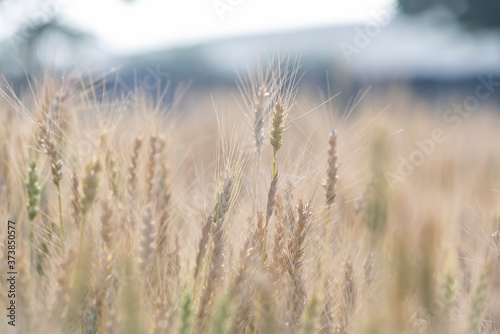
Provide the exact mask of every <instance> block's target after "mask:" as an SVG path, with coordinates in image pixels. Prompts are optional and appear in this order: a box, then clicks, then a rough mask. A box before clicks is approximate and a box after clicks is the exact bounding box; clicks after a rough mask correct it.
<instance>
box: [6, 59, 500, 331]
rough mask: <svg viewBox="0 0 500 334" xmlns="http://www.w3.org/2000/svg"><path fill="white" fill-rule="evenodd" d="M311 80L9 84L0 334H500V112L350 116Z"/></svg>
mask: <svg viewBox="0 0 500 334" xmlns="http://www.w3.org/2000/svg"><path fill="white" fill-rule="evenodd" d="M301 75H302V74H301V72H300V69H299V67H298V66H297V64H296V63H295V62H292V61H280V62H271V63H270V64H269V65H268V66H267V67H265V68H263V69H260V70H252V71H249V73H247V74H243V75H241V76H240V79H239V80H238V83H237V84H235V88H234V90H233V91H231V92H219V91H218V92H216V93H214V94H213V95H210V94H204V95H203V94H201V93H200V94H199V93H198V92H191V93H190V92H189V91H188V93H185V91H184V90H183V89H178V90H177V91H176V92H174V93H172V94H170V95H169V96H173V98H171V99H170V102H168V103H159V102H158V103H157V102H154V100H153V99H148V98H140V99H139V98H136V96H134V94H129V95H120V96H116V95H114V94H112V92H110V91H109V89H107V88H106V87H107V86H106V85H105V84H104V80H88V79H83V78H72V79H71V80H69V79H64V78H62V79H61V78H49V77H45V78H44V79H40V80H39V81H32V82H31V85H30V86H29V87H27V88H26V89H25V90H24V92H23V93H22V94H21V95H20V96H17V95H16V94H15V93H14V92H13V90H12V89H10V87H9V86H8V85H7V84H4V85H3V87H2V90H1V92H2V94H0V95H1V100H2V101H1V104H0V109H1V111H0V118H1V121H0V139H1V140H0V143H1V144H0V156H1V165H0V192H1V199H0V203H1V206H0V208H1V216H2V219H3V220H4V222H3V223H2V224H1V227H0V249H1V251H0V256H1V266H2V273H7V272H9V271H11V270H10V269H11V268H10V269H9V268H8V264H9V263H10V262H8V260H9V259H8V257H9V255H12V254H15V271H16V272H17V276H16V280H15V314H16V317H15V327H13V326H11V325H9V324H8V321H10V320H9V317H8V315H9V313H8V312H9V310H7V307H8V306H9V305H10V304H9V303H10V301H11V300H12V298H11V296H9V289H11V288H12V286H11V285H10V282H9V281H7V280H6V279H4V276H7V274H6V275H2V281H1V283H0V287H1V289H0V300H1V305H2V309H3V310H4V312H3V313H5V314H2V321H1V322H0V332H1V333H179V334H187V333H367V334H368V333H384V334H385V333H398V334H399V333H499V332H500V294H499V292H500V272H499V271H500V234H499V232H498V230H499V228H500V226H499V222H498V218H499V213H500V201H499V199H500V193H499V192H500V147H499V146H498V142H497V140H496V138H498V129H499V126H500V117H499V116H498V109H495V106H494V105H493V104H487V103H484V104H481V106H480V107H479V108H478V110H477V111H474V112H473V113H470V114H467V115H465V114H447V116H448V117H443V111H442V110H438V109H436V108H435V107H433V106H431V105H430V104H427V103H425V102H422V101H420V100H418V99H417V98H416V97H413V96H411V94H409V93H405V92H403V91H399V92H397V94H392V95H391V94H389V93H388V94H387V96H379V97H378V98H377V99H370V100H367V99H365V98H364V95H363V93H361V94H360V95H359V96H357V97H354V98H353V99H352V103H350V104H349V105H348V107H347V108H345V107H341V106H339V105H338V104H336V98H335V96H334V95H332V94H330V93H328V94H325V95H326V97H322V98H320V97H318V96H313V94H312V93H311V91H308V90H307V89H302V87H301V85H300V77H301ZM169 89H172V88H169ZM184 93H185V94H184ZM196 94H199V96H197V95H196ZM462 116H463V117H462ZM7 220H11V221H13V222H15V226H16V229H15V231H16V233H15V253H9V251H11V250H13V247H12V248H10V247H9V245H11V244H10V243H9V242H8V241H9V240H11V239H9V238H8V235H10V234H8V233H9V232H8V231H10V230H8V226H7ZM6 315H7V317H6Z"/></svg>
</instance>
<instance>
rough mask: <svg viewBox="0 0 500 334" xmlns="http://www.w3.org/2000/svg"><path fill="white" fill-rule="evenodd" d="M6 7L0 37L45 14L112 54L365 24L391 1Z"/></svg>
mask: <svg viewBox="0 0 500 334" xmlns="http://www.w3.org/2000/svg"><path fill="white" fill-rule="evenodd" d="M6 2H7V3H9V2H10V3H11V4H10V5H9V13H8V14H5V13H4V14H3V16H4V17H1V18H0V22H3V24H2V23H0V36H1V35H2V33H3V34H6V33H8V31H11V30H12V29H13V27H14V26H15V23H16V21H17V22H20V21H21V20H24V21H26V20H27V21H31V22H33V21H36V19H37V18H39V17H41V16H43V14H44V13H46V12H49V13H58V14H59V15H60V16H61V17H62V18H64V20H65V21H67V22H68V23H70V24H71V25H72V26H76V27H80V28H82V29H83V30H86V31H89V32H91V33H93V34H94V35H96V36H97V37H98V38H99V39H100V40H101V41H102V42H103V43H104V44H105V45H106V48H108V49H109V50H110V51H111V52H112V53H117V54H127V53H138V52H144V51H148V50H154V49H157V48H162V47H169V46H178V45H179V46H180V45H188V44H194V43H199V42H203V41H207V40H210V39H218V38H224V37H229V36H238V35H242V34H253V33H262V32H271V31H282V30H290V29H301V28H306V27H317V26H325V25H332V24H349V23H360V22H366V21H368V20H370V19H372V17H373V12H374V11H377V10H380V9H384V8H387V7H390V6H394V1H393V0H349V1H332V0H307V1H304V0H303V1H290V0H135V1H132V2H126V1H122V0H45V5H40V2H37V1H35V0H25V1H24V2H23V3H24V6H23V5H19V3H14V2H13V1H9V0H7V1H6ZM27 3H31V4H30V5H27ZM12 4H13V5H12ZM4 5H5V4H4ZM27 8H29V10H27Z"/></svg>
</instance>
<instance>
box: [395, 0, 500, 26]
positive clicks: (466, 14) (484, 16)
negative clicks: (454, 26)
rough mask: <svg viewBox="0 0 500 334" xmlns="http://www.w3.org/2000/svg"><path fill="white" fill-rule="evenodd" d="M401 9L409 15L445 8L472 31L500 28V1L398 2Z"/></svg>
mask: <svg viewBox="0 0 500 334" xmlns="http://www.w3.org/2000/svg"><path fill="white" fill-rule="evenodd" d="M398 3H399V7H400V8H401V9H402V11H403V12H404V13H406V14H409V15H416V14H420V13H423V12H425V11H428V10H432V9H436V8H438V7H444V8H447V9H448V10H450V12H451V13H453V14H454V15H455V17H456V18H457V19H458V21H459V22H461V23H462V24H463V25H464V26H466V27H467V28H470V29H477V28H490V29H491V28H498V27H500V15H499V13H500V1H499V0H398Z"/></svg>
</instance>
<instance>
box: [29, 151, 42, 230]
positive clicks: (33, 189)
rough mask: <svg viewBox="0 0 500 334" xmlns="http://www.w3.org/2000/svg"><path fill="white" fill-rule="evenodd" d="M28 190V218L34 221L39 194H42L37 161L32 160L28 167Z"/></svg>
mask: <svg viewBox="0 0 500 334" xmlns="http://www.w3.org/2000/svg"><path fill="white" fill-rule="evenodd" d="M26 189H27V191H28V202H27V204H26V209H27V210H28V218H29V220H30V221H33V220H34V219H35V217H36V214H37V213H38V195H39V194H40V185H39V184H38V171H37V168H36V162H35V161H32V162H31V163H30V165H29V168H28V181H27V182H26Z"/></svg>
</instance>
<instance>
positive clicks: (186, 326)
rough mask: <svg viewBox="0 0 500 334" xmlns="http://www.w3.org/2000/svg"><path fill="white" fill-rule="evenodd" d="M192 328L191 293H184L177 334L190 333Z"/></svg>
mask: <svg viewBox="0 0 500 334" xmlns="http://www.w3.org/2000/svg"><path fill="white" fill-rule="evenodd" d="M192 326H193V298H192V296H191V292H189V291H186V292H185V293H184V298H183V299H182V304H181V324H180V327H179V334H189V333H191V328H192Z"/></svg>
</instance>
